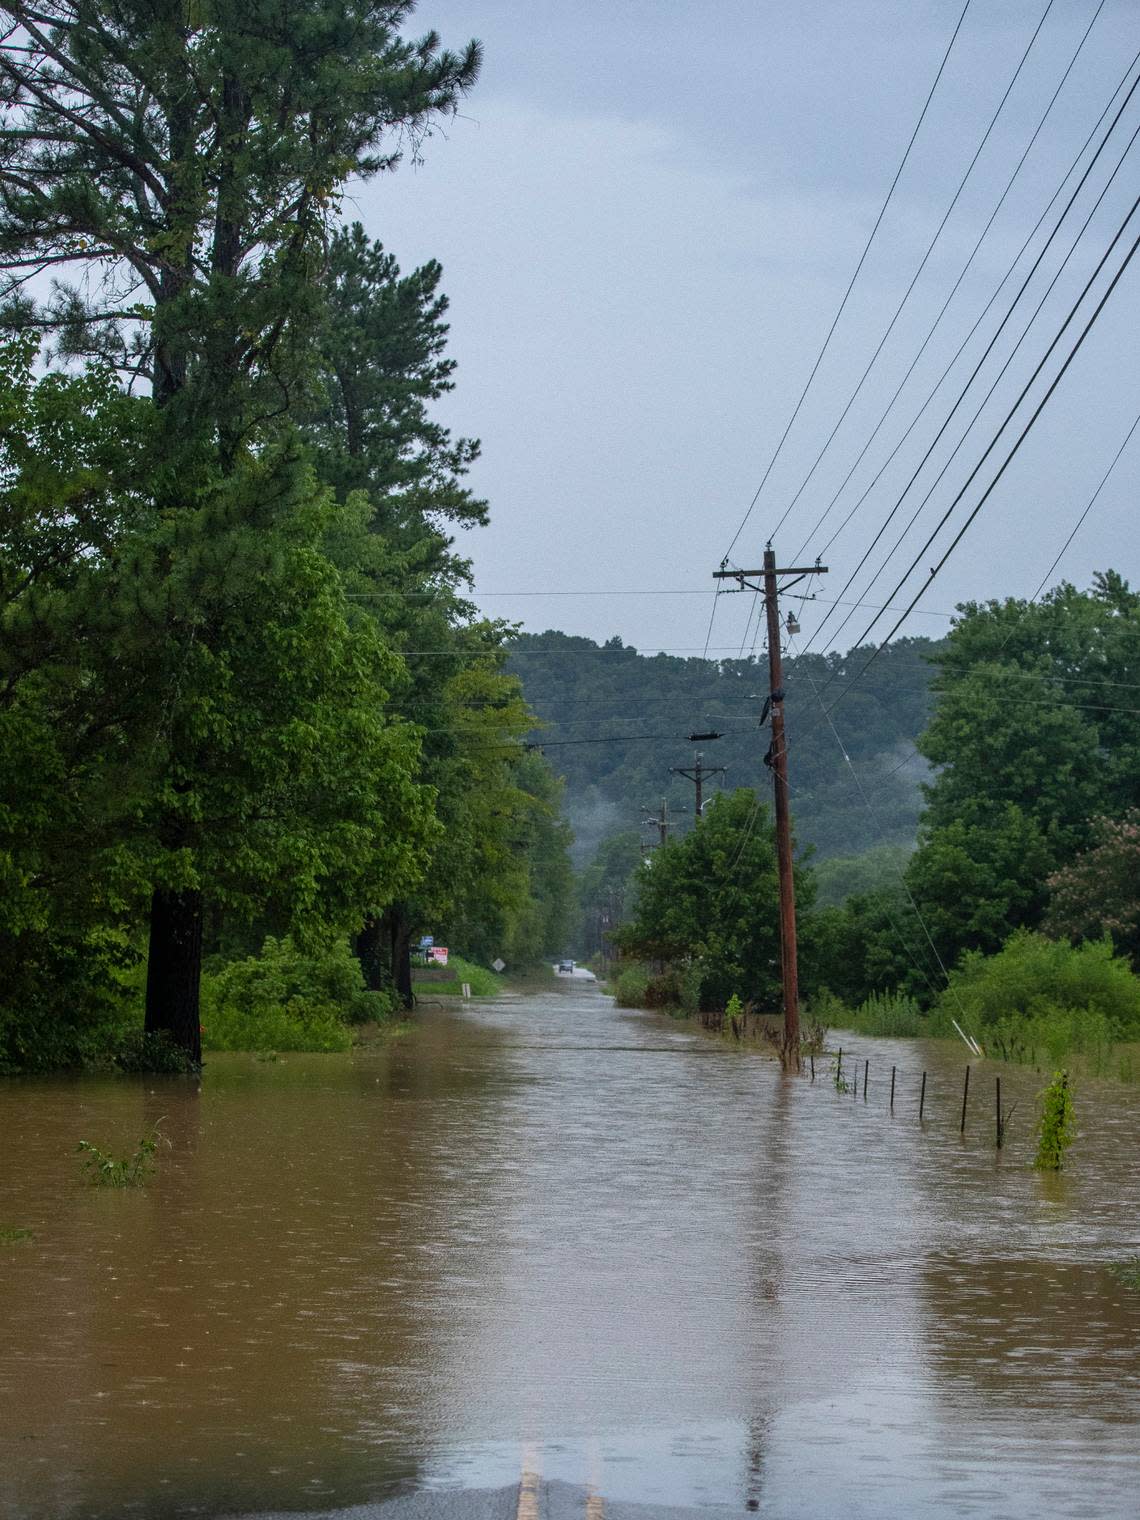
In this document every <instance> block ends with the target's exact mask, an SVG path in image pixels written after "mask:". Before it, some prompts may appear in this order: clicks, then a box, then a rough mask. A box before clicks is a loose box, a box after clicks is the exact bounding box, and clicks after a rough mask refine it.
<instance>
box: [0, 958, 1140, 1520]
mask: <svg viewBox="0 0 1140 1520" xmlns="http://www.w3.org/2000/svg"><path fill="white" fill-rule="evenodd" d="M862 1047H865V1048H860V1049H859V1050H856V1051H849V1052H848V1055H847V1057H846V1058H845V1064H846V1062H847V1061H849V1062H851V1063H854V1064H857V1067H858V1071H859V1075H860V1088H859V1091H858V1092H857V1093H856V1094H854V1095H852V1094H850V1093H847V1094H840V1093H838V1092H837V1091H836V1090H835V1088H834V1085H833V1084H829V1082H828V1081H827V1079H826V1075H825V1074H824V1073H823V1071H822V1068H821V1069H820V1071H819V1075H818V1077H817V1081H816V1082H815V1084H814V1085H813V1084H811V1083H810V1082H808V1081H806V1080H792V1079H789V1078H786V1077H783V1076H782V1075H781V1074H780V1072H779V1070H778V1068H777V1067H776V1066H775V1065H774V1064H773V1063H772V1062H771V1061H769V1060H767V1059H765V1058H764V1057H763V1055H761V1054H758V1053H756V1052H750V1051H739V1050H736V1049H727V1048H725V1047H724V1046H723V1045H722V1044H721V1043H720V1042H719V1041H718V1040H717V1039H716V1038H715V1037H710V1036H706V1035H704V1034H700V1033H694V1032H693V1031H691V1030H689V1029H687V1028H685V1027H683V1026H677V1025H675V1024H671V1023H670V1022H669V1021H668V1020H665V1019H660V1018H657V1017H654V1016H646V1015H640V1014H625V1013H621V1012H619V1011H616V1010H614V1009H613V1008H612V1007H611V1006H610V1004H609V1002H608V1001H607V1000H606V999H604V998H602V997H601V996H600V995H599V994H597V993H596V992H594V991H592V990H591V989H589V988H580V987H579V988H571V987H563V988H562V989H560V991H559V992H558V993H557V994H554V993H551V994H547V995H544V996H542V997H538V998H533V999H529V1000H524V999H518V998H515V999H510V998H507V999H504V1000H503V1001H502V1002H500V1003H497V1004H493V1005H486V1006H480V1007H478V1008H475V1009H469V1010H467V1011H466V1012H462V1011H459V1012H457V1013H456V1014H455V1015H444V1014H436V1015H431V1016H429V1017H428V1018H427V1019H426V1020H425V1023H424V1025H423V1027H422V1028H421V1029H420V1031H419V1032H418V1033H417V1034H416V1035H415V1036H414V1037H413V1038H412V1039H410V1040H408V1041H406V1042H401V1043H397V1044H395V1045H392V1046H390V1047H387V1048H385V1049H382V1050H379V1051H375V1052H370V1053H367V1054H361V1055H359V1056H357V1057H354V1058H351V1059H346V1058H340V1057H289V1058H285V1059H283V1060H281V1061H279V1062H276V1063H274V1062H259V1061H257V1060H255V1059H254V1058H245V1057H228V1058H222V1059H218V1060H216V1061H215V1062H213V1063H211V1066H210V1068H209V1070H208V1072H207V1075H206V1077H205V1079H204V1082H203V1084H202V1089H201V1091H200V1092H198V1091H196V1090H195V1088H194V1086H193V1084H185V1083H181V1082H175V1081H171V1082H167V1083H156V1082H150V1083H139V1084H135V1083H131V1082H125V1081H124V1082H82V1083H69V1082H35V1083H28V1084H16V1083H8V1084H6V1085H0V1120H2V1124H3V1133H4V1136H5V1163H4V1173H3V1178H2V1182H0V1223H11V1224H20V1225H26V1226H30V1227H31V1228H33V1229H34V1230H35V1232H36V1238H35V1240H34V1241H33V1242H31V1243H30V1244H28V1245H24V1246H20V1247H9V1248H6V1249H4V1250H3V1251H2V1252H0V1288H2V1292H3V1299H2V1301H3V1304H4V1327H3V1355H2V1357H0V1460H2V1468H0V1470H2V1471H3V1474H4V1477H3V1479H2V1480H0V1481H2V1483H3V1487H4V1493H3V1499H2V1500H0V1504H2V1505H6V1506H7V1507H6V1508H4V1509H2V1511H0V1512H2V1513H4V1514H5V1515H12V1516H28V1517H37V1520H39V1517H47V1516H59V1517H61V1520H80V1517H94V1516H102V1515H107V1516H110V1515H121V1514H130V1513H135V1514H142V1515H146V1516H147V1517H150V1516H162V1515H166V1514H170V1515H175V1514H188V1513H200V1514H207V1515H211V1514H219V1513H225V1512H232V1511H236V1510H244V1509H254V1508H256V1507H258V1506H266V1507H273V1506H280V1507H282V1508H294V1509H296V1508H306V1507H308V1508H315V1507H319V1506H331V1505H343V1504H349V1503H354V1502H360V1501H362V1500H365V1499H369V1498H376V1497H382V1496H384V1495H385V1494H390V1493H393V1492H396V1491H398V1490H401V1489H406V1488H414V1487H424V1486H427V1487H433V1486H435V1487H445V1486H464V1485H466V1486H472V1487H476V1486H495V1485H498V1484H506V1483H509V1482H512V1481H516V1480H517V1479H518V1476H519V1473H520V1470H521V1467H522V1465H523V1463H524V1462H527V1463H530V1464H532V1465H533V1466H534V1468H535V1470H537V1471H541V1472H542V1473H543V1474H544V1476H546V1477H547V1478H552V1479H554V1478H564V1479H566V1480H567V1481H570V1482H575V1483H587V1482H591V1483H593V1484H594V1485H595V1487H596V1488H597V1490H598V1491H599V1492H601V1493H604V1494H605V1495H606V1496H607V1497H609V1498H611V1499H615V1498H616V1499H620V1498H624V1499H629V1500H639V1501H642V1502H645V1503H650V1504H656V1505H664V1504H667V1503H669V1504H689V1505H693V1506H697V1507H706V1506H708V1507H711V1506H721V1507H723V1508H722V1511H721V1512H722V1513H723V1512H726V1511H727V1512H729V1513H734V1514H743V1513H755V1512H759V1513H771V1514H779V1515H781V1516H799V1515H803V1516H809V1515H811V1516H817V1515H820V1514H827V1513H835V1512H837V1510H838V1508H839V1506H840V1505H842V1509H843V1512H844V1513H845V1514H850V1515H856V1516H858V1515H861V1514H864V1513H866V1514H875V1515H895V1514H897V1515H900V1516H902V1515H908V1516H909V1515H912V1514H914V1513H915V1512H922V1513H924V1514H944V1515H958V1514H969V1513H976V1514H979V1515H981V1514H994V1513H1002V1514H1006V1515H1010V1516H1014V1517H1019V1516H1030V1515H1036V1514H1039V1513H1050V1512H1056V1511H1057V1510H1058V1509H1064V1511H1065V1512H1066V1513H1067V1514H1072V1515H1078V1514H1082V1513H1092V1512H1093V1511H1092V1510H1091V1509H1089V1508H1088V1505H1089V1504H1090V1503H1091V1502H1092V1499H1095V1507H1096V1513H1098V1514H1101V1515H1115V1514H1120V1515H1124V1514H1131V1513H1133V1511H1134V1504H1133V1500H1132V1495H1133V1493H1134V1492H1135V1491H1136V1489H1137V1486H1138V1485H1140V1443H1137V1442H1136V1441H1135V1439H1134V1431H1135V1424H1136V1420H1137V1416H1138V1415H1140V1402H1138V1401H1140V1349H1138V1348H1140V1335H1138V1332H1140V1296H1137V1295H1129V1293H1128V1292H1127V1290H1125V1289H1124V1288H1123V1287H1122V1286H1121V1285H1120V1284H1118V1283H1116V1281H1115V1280H1114V1279H1112V1278H1111V1277H1109V1276H1108V1274H1107V1272H1106V1270H1105V1263H1106V1262H1107V1261H1109V1260H1111V1259H1113V1258H1119V1257H1123V1256H1126V1255H1128V1254H1129V1252H1130V1251H1132V1250H1135V1249H1136V1245H1135V1234H1134V1232H1135V1218H1136V1208H1137V1203H1138V1202H1140V1197H1138V1184H1137V1168H1136V1156H1137V1148H1136V1140H1137V1119H1138V1116H1140V1105H1138V1097H1137V1094H1136V1090H1135V1089H1122V1088H1116V1087H1110V1086H1108V1085H1103V1086H1099V1087H1098V1086H1096V1085H1095V1084H1094V1085H1092V1086H1090V1088H1089V1089H1088V1090H1087V1091H1085V1092H1083V1093H1079V1094H1078V1114H1079V1116H1080V1117H1081V1122H1082V1124H1083V1126H1084V1130H1083V1132H1082V1134H1081V1136H1080V1138H1079V1140H1078V1143H1077V1145H1076V1146H1075V1147H1074V1151H1073V1154H1072V1163H1071V1165H1072V1170H1071V1172H1070V1173H1068V1174H1066V1175H1065V1176H1064V1177H1062V1178H1061V1179H1060V1180H1059V1181H1050V1180H1048V1179H1043V1178H1042V1177H1040V1176H1039V1175H1037V1174H1035V1173H1033V1172H1032V1170H1031V1169H1030V1168H1029V1166H1028V1164H1027V1163H1028V1159H1029V1154H1030V1149H1031V1141H1030V1123H1031V1114H1032V1106H1033V1093H1034V1091H1035V1089H1036V1087H1037V1086H1039V1085H1040V1079H1039V1078H1038V1077H1037V1076H1036V1074H1034V1073H1032V1072H1023V1071H1017V1070H1003V1072H1002V1077H1003V1091H1004V1092H1005V1094H1006V1096H1007V1100H1008V1101H1013V1100H1014V1099H1016V1101H1017V1102H1018V1104H1019V1109H1018V1115H1017V1118H1016V1120H1015V1124H1014V1127H1013V1129H1012V1130H1011V1134H1010V1140H1009V1143H1008V1146H1007V1149H1006V1150H1005V1151H1004V1152H1001V1153H998V1152H996V1151H995V1149H994V1147H993V1143H992V1128H991V1123H992V1115H991V1114H990V1113H989V1111H988V1104H989V1101H990V1099H989V1094H991V1093H992V1076H993V1073H992V1071H989V1070H987V1069H986V1068H982V1067H979V1068H977V1069H976V1071H975V1074H974V1081H973V1082H972V1085H971V1096H972V1102H973V1104H974V1105H975V1106H973V1107H972V1108H971V1111H970V1114H969V1121H968V1126H967V1132H966V1135H965V1137H964V1138H963V1137H961V1136H960V1135H959V1133H958V1123H959V1115H960V1101H961V1084H962V1076H963V1065H962V1061H963V1058H962V1056H961V1054H960V1053H959V1051H958V1050H956V1049H955V1048H954V1047H925V1048H924V1047H920V1046H918V1045H916V1044H914V1043H909V1044H906V1043H901V1042H900V1043H894V1044H892V1043H888V1042H869V1041H864V1042H862ZM864 1059H867V1060H869V1061H870V1063H871V1064H870V1072H869V1078H868V1092H867V1098H866V1100H864V1098H863V1096H862V1085H861V1078H862V1063H863V1060H864ZM891 1065H895V1066H897V1068H898V1077H897V1096H896V1104H895V1111H894V1114H893V1115H892V1114H891V1112H890V1110H889V1103H888V1092H889V1075H890V1067H891ZM924 1068H925V1069H926V1070H927V1072H928V1088H927V1104H926V1116H925V1122H924V1123H923V1124H922V1125H921V1126H920V1125H919V1123H918V1113H917V1107H918V1092H919V1086H920V1080H921V1073H922V1070H923V1069H924ZM159 1119H161V1121H162V1124H161V1127H162V1130H163V1132H164V1133H165V1134H166V1135H167V1136H168V1138H169V1140H170V1148H169V1150H167V1151H164V1152H163V1154H162V1155H161V1156H160V1158H159V1173H158V1176H157V1178H156V1180H155V1181H154V1183H153V1184H151V1185H150V1186H149V1187H147V1188H145V1189H142V1190H139V1191H137V1192H125V1193H113V1192H107V1191H104V1190H99V1189H93V1188H88V1187H84V1186H83V1185H81V1183H80V1182H79V1180H78V1177H79V1174H78V1168H77V1166H76V1160H75V1156H74V1153H73V1152H74V1145H75V1143H76V1141H77V1140H78V1139H79V1138H80V1137H87V1138H90V1139H93V1140H96V1141H97V1142H99V1143H100V1144H103V1145H106V1146H108V1147H109V1148H111V1149H114V1150H117V1151H120V1152H121V1151H125V1150H129V1149H130V1148H131V1146H132V1145H133V1144H134V1143H135V1141H136V1140H137V1138H138V1136H139V1135H140V1134H141V1133H143V1132H144V1131H145V1130H146V1129H147V1128H148V1127H149V1126H150V1125H151V1124H153V1123H154V1122H155V1121H156V1120H159ZM1089 1496H1091V1497H1089Z"/></svg>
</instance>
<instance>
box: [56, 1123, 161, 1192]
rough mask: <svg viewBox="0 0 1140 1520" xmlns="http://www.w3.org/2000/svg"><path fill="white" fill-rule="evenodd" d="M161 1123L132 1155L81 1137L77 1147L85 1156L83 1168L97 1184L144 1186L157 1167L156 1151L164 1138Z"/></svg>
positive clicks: (120, 1186)
mask: <svg viewBox="0 0 1140 1520" xmlns="http://www.w3.org/2000/svg"><path fill="white" fill-rule="evenodd" d="M161 1138H162V1137H161V1135H160V1134H159V1129H158V1125H157V1124H155V1125H153V1126H152V1127H151V1130H150V1133H149V1134H146V1135H144V1136H143V1137H142V1139H141V1140H140V1141H139V1143H138V1145H137V1146H136V1147H135V1149H134V1150H133V1151H132V1152H131V1154H130V1155H129V1156H113V1155H111V1153H110V1152H109V1151H104V1150H101V1149H100V1148H99V1146H97V1145H92V1143H91V1141H90V1140H81V1141H80V1142H79V1144H78V1145H77V1146H76V1150H78V1151H79V1152H80V1154H81V1155H82V1157H83V1170H84V1171H85V1172H86V1173H87V1180H88V1182H90V1183H92V1184H93V1185H94V1186H95V1187H111V1188H126V1187H142V1185H143V1183H144V1182H146V1181H147V1179H148V1178H149V1177H150V1175H151V1173H152V1172H153V1171H154V1155H155V1152H156V1151H157V1150H158V1142H159V1140H160V1139H161Z"/></svg>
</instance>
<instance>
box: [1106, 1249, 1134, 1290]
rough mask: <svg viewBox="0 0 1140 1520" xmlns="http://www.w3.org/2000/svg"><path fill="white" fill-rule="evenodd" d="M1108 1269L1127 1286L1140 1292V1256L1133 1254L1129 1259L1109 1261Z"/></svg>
mask: <svg viewBox="0 0 1140 1520" xmlns="http://www.w3.org/2000/svg"><path fill="white" fill-rule="evenodd" d="M1108 1270H1109V1271H1110V1272H1111V1273H1112V1275H1113V1277H1115V1278H1116V1280H1117V1281H1118V1282H1122V1283H1123V1284H1124V1286H1125V1287H1126V1288H1135V1289H1136V1291H1137V1292H1140V1256H1133V1257H1132V1258H1131V1260H1129V1261H1113V1262H1109V1265H1108Z"/></svg>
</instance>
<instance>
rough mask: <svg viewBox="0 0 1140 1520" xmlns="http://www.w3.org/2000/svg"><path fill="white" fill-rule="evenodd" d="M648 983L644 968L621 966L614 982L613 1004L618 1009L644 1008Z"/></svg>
mask: <svg viewBox="0 0 1140 1520" xmlns="http://www.w3.org/2000/svg"><path fill="white" fill-rule="evenodd" d="M649 981H650V977H649V972H648V970H647V969H646V968H645V967H644V966H638V965H632V966H623V967H622V969H621V970H620V971H619V972H618V975H617V978H616V980H615V982H614V1002H615V1003H616V1004H617V1006H618V1007H619V1008H644V1007H645V994H646V991H647V990H648V987H649Z"/></svg>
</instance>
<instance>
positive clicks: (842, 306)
mask: <svg viewBox="0 0 1140 1520" xmlns="http://www.w3.org/2000/svg"><path fill="white" fill-rule="evenodd" d="M969 9H970V0H966V3H965V4H964V5H963V6H962V10H961V13H960V15H959V16H958V20H957V22H956V23H955V26H954V30H953V32H952V33H951V35H950V41H949V42H948V43H947V44H946V51H945V52H944V53H943V55H942V61H941V62H940V63H939V65H938V72H937V73H936V74H935V76H934V82H933V84H932V85H931V86H930V89H929V91H928V92H927V96H926V100H925V101H924V103H923V107H922V110H921V111H920V112H919V116H918V120H917V121H916V122H915V124H914V130H913V131H912V132H911V134H910V140H909V141H908V142H907V145H906V150H905V152H904V153H903V156H902V158H901V159H900V160H899V166H898V168H897V169H896V170H895V174H894V178H893V179H892V180H891V183H890V186H889V188H888V190H887V194H886V198H885V200H884V201H883V204H882V206H881V207H880V208H879V214H878V216H877V217H876V218H875V224H874V226H873V227H872V228H871V231H870V234H869V236H868V238H867V241H866V243H865V244H864V245H863V251H862V253H861V254H860V255H859V261H858V263H857V264H856V265H855V271H854V273H853V274H852V276H851V278H850V280H849V281H848V283H847V289H846V290H845V291H844V293H843V298H842V300H841V301H840V303H839V309H838V310H837V311H836V313H835V316H834V317H833V318H832V321H831V326H830V327H829V328H828V330H827V335H826V337H825V338H824V340H823V344H822V347H821V348H820V350H819V353H818V354H817V355H816V359H815V363H814V364H813V365H812V367H811V372H810V373H809V375H808V377H807V380H806V382H805V383H804V388H803V390H802V391H801V392H800V396H799V400H798V401H797V402H796V404H795V406H794V407H793V408H792V414H791V416H790V417H789V418H788V421H787V424H786V425H785V427H784V431H783V433H782V434H781V435H780V439H779V442H778V443H777V444H776V447H775V449H774V450H773V452H772V457H771V458H770V459H769V461H768V464H767V467H766V468H765V470H764V474H763V476H762V477H761V480H760V484H759V485H758V486H757V487H756V493H755V495H754V496H753V498H752V501H751V502H750V503H749V506H748V510H747V511H746V512H745V514H744V516H743V518H742V519H741V521H740V526H739V527H738V528H737V530H736V532H735V533H734V534H733V535H732V542H731V543H730V544H729V546H728V549H727V551H726V552H725V557H724V560H723V561H722V564H725V563H727V561H728V556H729V555H730V554H731V553H732V551H733V549H734V548H735V547H736V543H737V540H738V539H739V538H740V535H741V534H742V533H743V532H744V529H745V527H746V526H747V524H748V519H749V518H750V517H751V516H752V512H753V510H754V508H755V506H756V503H757V502H758V501H759V500H760V494H761V492H762V491H763V489H764V486H765V485H766V484H767V481H768V477H769V475H771V473H772V469H773V467H774V465H775V463H776V461H777V459H778V458H779V457H780V453H781V451H782V449H783V447H784V444H785V442H786V441H787V437H788V434H789V433H790V432H791V430H792V427H793V426H794V424H795V421H796V418H797V417H798V416H799V414H800V410H801V408H802V407H803V404H804V401H805V400H806V398H807V394H808V392H809V391H810V390H811V387H812V383H813V381H814V380H815V377H816V374H817V373H818V371H819V367H820V365H821V364H822V363H823V359H824V355H825V354H826V353H827V350H828V348H829V347H830V345H831V340H832V337H833V336H834V334H835V329H836V328H837V327H838V326H839V320H840V318H841V317H842V315H843V313H844V311H845V310H846V307H847V302H848V301H849V300H850V297H851V292H852V291H853V290H854V288H855V282H856V281H857V280H858V278H859V275H860V273H861V272H862V269H863V265H864V264H865V263H866V261H867V255H868V254H869V253H870V251H871V244H872V243H873V242H874V241H875V236H876V234H877V233H878V230H879V228H880V226H881V225H882V221H883V218H884V216H886V214H887V208H888V207H889V206H890V203H891V200H892V198H893V196H894V193H895V189H896V187H897V185H898V182H899V180H900V179H901V178H902V172H903V170H904V169H905V168H906V165H907V161H908V160H909V158H910V154H911V149H912V148H913V147H914V144H915V141H916V139H917V137H918V134H919V131H920V130H921V128H922V124H923V122H924V121H925V120H926V113H927V112H928V111H929V109H930V104H931V101H932V100H933V99H934V95H935V92H936V90H937V89H938V85H939V82H940V80H941V78H942V75H943V73H944V72H945V69H946V65H947V63H948V62H949V61H950V54H951V53H952V51H953V49H954V44H955V42H956V41H957V40H958V33H959V32H960V31H961V29H962V23H963V22H964V21H965V19H966V12H967V11H968V10H969ZM714 610H715V608H714Z"/></svg>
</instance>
